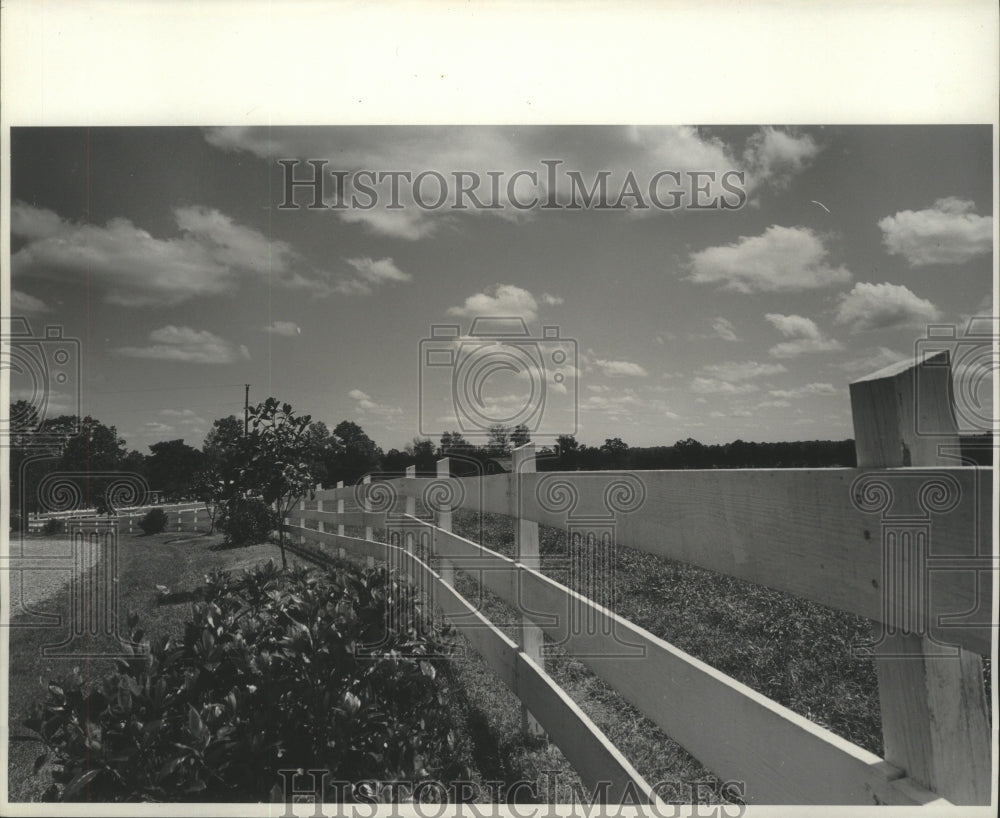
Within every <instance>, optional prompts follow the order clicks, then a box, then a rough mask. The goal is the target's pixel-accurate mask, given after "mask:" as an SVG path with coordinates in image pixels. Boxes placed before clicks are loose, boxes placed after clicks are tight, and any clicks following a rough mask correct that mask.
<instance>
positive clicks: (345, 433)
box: [327, 420, 382, 485]
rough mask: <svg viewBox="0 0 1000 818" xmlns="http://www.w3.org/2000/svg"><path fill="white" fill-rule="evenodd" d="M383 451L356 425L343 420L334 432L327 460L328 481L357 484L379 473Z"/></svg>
mask: <svg viewBox="0 0 1000 818" xmlns="http://www.w3.org/2000/svg"><path fill="white" fill-rule="evenodd" d="M381 464H382V450H381V449H380V448H379V447H378V446H377V445H376V444H375V441H373V440H372V439H371V438H370V437H368V435H366V434H365V432H364V430H363V429H362V428H361V427H360V426H358V424H356V423H352V422H351V421H349V420H343V421H341V422H340V423H338V424H337V426H336V428H335V429H334V430H333V446H332V447H331V449H330V455H329V457H328V459H327V475H328V480H330V481H331V482H336V481H338V480H343V481H344V483H345V484H348V485H349V484H351V483H355V482H357V480H358V479H359V478H361V477H362V476H364V475H365V474H368V473H369V472H374V471H378V470H379V468H380V467H381Z"/></svg>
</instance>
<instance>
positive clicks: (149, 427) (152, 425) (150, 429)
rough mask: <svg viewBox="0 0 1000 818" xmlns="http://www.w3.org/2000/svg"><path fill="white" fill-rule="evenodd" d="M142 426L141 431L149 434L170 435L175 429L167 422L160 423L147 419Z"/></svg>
mask: <svg viewBox="0 0 1000 818" xmlns="http://www.w3.org/2000/svg"><path fill="white" fill-rule="evenodd" d="M142 426H143V433H145V434H151V435H172V434H174V433H175V432H176V431H177V429H175V428H174V427H173V426H171V425H170V424H169V423H161V422H160V421H158V420H147V421H146V422H145V423H143V424H142Z"/></svg>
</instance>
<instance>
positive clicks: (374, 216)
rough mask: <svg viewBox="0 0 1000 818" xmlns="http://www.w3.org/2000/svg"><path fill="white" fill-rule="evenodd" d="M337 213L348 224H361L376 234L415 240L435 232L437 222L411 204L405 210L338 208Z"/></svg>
mask: <svg viewBox="0 0 1000 818" xmlns="http://www.w3.org/2000/svg"><path fill="white" fill-rule="evenodd" d="M336 213H337V215H338V216H339V217H340V218H341V219H342V220H343V221H345V222H347V223H348V224H361V225H364V226H365V227H367V228H368V229H369V230H370V231H371V232H372V233H374V234H375V235H376V236H387V237H389V238H393V239H407V240H409V241H417V240H418V239H424V238H427V237H428V236H431V235H433V234H434V233H435V231H436V230H437V227H438V223H437V222H436V221H434V220H433V219H431V218H428V216H427V213H426V212H425V211H423V210H419V209H418V208H417V207H416V205H414V204H411V205H409V206H408V207H407V208H406V209H405V210H383V209H381V208H375V209H372V210H354V209H348V210H338V211H336Z"/></svg>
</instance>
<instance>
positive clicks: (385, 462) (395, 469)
mask: <svg viewBox="0 0 1000 818" xmlns="http://www.w3.org/2000/svg"><path fill="white" fill-rule="evenodd" d="M412 465H413V455H412V454H411V453H410V452H407V451H400V450H399V449H389V451H387V452H386V453H385V455H383V457H382V470H383V471H385V472H388V473H389V474H402V473H403V472H404V471H406V467H407V466H412Z"/></svg>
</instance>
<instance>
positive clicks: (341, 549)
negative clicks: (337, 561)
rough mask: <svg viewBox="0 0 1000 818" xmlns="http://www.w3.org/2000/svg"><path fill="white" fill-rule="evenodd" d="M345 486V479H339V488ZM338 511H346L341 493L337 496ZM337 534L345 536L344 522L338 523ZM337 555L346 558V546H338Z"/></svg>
mask: <svg viewBox="0 0 1000 818" xmlns="http://www.w3.org/2000/svg"><path fill="white" fill-rule="evenodd" d="M343 487H344V481H343V480H338V481H337V488H338V489H342V488H343ZM337 513H338V514H343V513H344V498H343V497H341V496H339V494H338V496H337ZM337 536H338V537H343V536H344V524H343V523H337ZM337 556H338V557H340V558H341V559H344V557H345V556H346V552H345V551H344V546H342V545H341V546H338V547H337Z"/></svg>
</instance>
